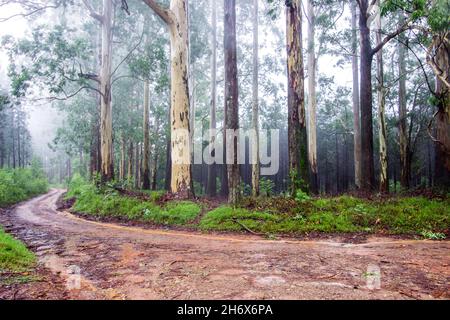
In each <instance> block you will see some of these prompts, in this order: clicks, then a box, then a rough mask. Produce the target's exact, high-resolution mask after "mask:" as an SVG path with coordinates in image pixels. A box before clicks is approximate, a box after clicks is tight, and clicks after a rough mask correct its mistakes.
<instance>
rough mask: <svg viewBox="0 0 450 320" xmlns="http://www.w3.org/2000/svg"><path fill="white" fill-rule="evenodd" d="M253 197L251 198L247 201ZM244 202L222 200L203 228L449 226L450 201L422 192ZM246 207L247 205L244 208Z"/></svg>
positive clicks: (417, 229)
mask: <svg viewBox="0 0 450 320" xmlns="http://www.w3.org/2000/svg"><path fill="white" fill-rule="evenodd" d="M252 201H253V202H254V203H252ZM241 205H242V206H243V207H244V208H233V207H230V206H222V207H219V208H217V209H215V210H212V211H210V212H208V213H207V214H206V215H205V216H204V217H203V219H202V220H201V222H200V228H201V229H203V230H231V231H235V230H241V229H242V228H243V227H242V226H240V225H239V224H238V223H237V222H236V221H239V222H240V223H241V224H244V225H245V226H246V227H248V228H250V229H251V230H253V231H255V232H266V233H305V232H333V233H334V232H337V233H339V232H344V233H345V232H367V233H389V234H414V235H421V236H423V237H424V238H429V239H436V240H437V239H442V238H443V237H444V238H445V233H446V232H448V230H449V229H450V201H449V200H448V199H446V200H438V199H435V200H430V199H427V198H424V197H410V198H393V199H389V200H370V201H369V200H363V199H359V198H354V197H350V196H341V197H336V198H321V199H308V200H304V201H295V200H291V199H285V198H273V199H266V200H261V201H255V200H252V199H247V200H244V202H243V204H241ZM249 208H250V209H249Z"/></svg>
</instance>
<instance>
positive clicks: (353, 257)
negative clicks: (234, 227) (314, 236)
mask: <svg viewBox="0 0 450 320" xmlns="http://www.w3.org/2000/svg"><path fill="white" fill-rule="evenodd" d="M62 192H63V191H62V190H52V191H50V192H49V193H48V194H46V195H43V196H41V197H38V198H35V199H33V200H31V201H29V202H26V203H24V204H22V205H19V206H18V207H16V208H15V209H14V210H12V211H11V212H9V213H7V214H3V215H1V216H0V224H2V225H4V226H5V229H6V230H7V231H9V232H11V233H12V234H14V235H15V236H17V237H18V238H20V239H22V240H23V241H25V243H26V244H27V245H28V246H29V247H30V248H31V249H32V250H33V251H34V252H36V254H37V255H38V257H39V261H40V263H41V264H42V265H45V266H46V267H47V268H48V269H50V270H51V271H52V272H53V274H55V275H59V276H60V277H59V278H60V279H62V283H63V284H65V285H66V288H65V290H66V294H65V296H64V297H66V298H68V299H77V298H80V299H449V298H450V242H449V241H440V242H433V241H415V240H396V239H390V238H377V237H372V238H369V239H367V241H365V242H364V243H358V244H352V243H345V242H342V239H339V238H336V239H333V240H318V241H298V240H289V239H282V240H275V241H273V240H265V239H263V238H259V237H256V236H246V235H214V234H211V235H208V234H201V233H188V232H181V231H167V230H149V229H140V228H134V227H126V226H120V225H113V224H105V223H99V222H94V221H86V220H83V219H81V218H77V217H75V216H73V215H71V214H69V213H67V212H58V211H57V210H56V201H57V199H58V197H59V196H60V195H61V194H62ZM378 268H379V270H380V279H379V283H380V289H374V287H375V288H376V287H377V281H378V277H377V276H376V274H377V269H378ZM78 274H80V276H78Z"/></svg>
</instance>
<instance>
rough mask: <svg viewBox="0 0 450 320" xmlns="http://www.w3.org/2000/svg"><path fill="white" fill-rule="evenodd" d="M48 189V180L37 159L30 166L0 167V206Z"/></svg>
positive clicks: (22, 199)
mask: <svg viewBox="0 0 450 320" xmlns="http://www.w3.org/2000/svg"><path fill="white" fill-rule="evenodd" d="M47 191H48V181H47V179H46V177H45V174H44V172H43V171H42V169H41V166H40V164H39V162H38V161H37V160H34V161H33V163H32V165H31V167H30V168H18V169H0V207H5V206H8V205H12V204H14V203H17V202H20V201H24V200H26V199H28V198H31V197H34V196H37V195H39V194H42V193H46V192H47Z"/></svg>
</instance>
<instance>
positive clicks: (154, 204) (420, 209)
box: [67, 178, 450, 239]
mask: <svg viewBox="0 0 450 320" xmlns="http://www.w3.org/2000/svg"><path fill="white" fill-rule="evenodd" d="M69 188H70V189H69V190H70V191H69V193H68V195H67V196H68V197H75V198H76V202H75V204H74V207H73V209H74V210H75V211H77V212H82V213H86V214H90V215H95V216H104V217H120V218H124V219H128V220H137V221H143V222H153V223H157V224H161V225H189V226H191V227H196V228H198V229H200V230H205V231H212V230H219V231H244V230H245V229H246V228H247V229H249V230H251V231H254V232H257V233H264V234H266V235H276V234H283V233H284V234H301V233H308V232H324V233H350V232H365V233H384V234H408V235H419V236H421V237H425V238H428V239H441V238H442V237H445V235H446V234H448V232H449V230H450V199H449V198H445V199H444V200H441V199H433V200H430V199H427V198H425V197H405V198H392V199H388V200H386V199H378V200H365V199H360V198H355V197H351V196H340V197H334V198H309V197H306V196H302V195H299V196H298V197H296V198H295V199H292V198H286V197H268V198H261V199H254V198H244V199H243V201H242V202H241V203H240V204H239V205H238V206H237V207H230V206H227V205H224V206H220V207H218V208H215V209H213V210H211V211H209V212H207V213H206V214H205V215H204V216H203V217H202V219H201V220H200V222H199V224H198V225H196V224H194V221H195V219H196V218H197V217H198V215H199V214H200V212H201V205H199V204H198V203H195V202H191V201H172V202H168V203H167V204H165V205H159V204H158V201H157V200H158V199H160V198H161V197H162V195H163V193H162V192H147V194H148V195H150V199H149V200H147V201H144V200H142V199H139V198H136V197H133V196H128V195H121V194H119V193H118V192H117V191H116V190H114V189H112V188H109V189H108V188H107V187H106V188H105V187H104V188H102V190H99V189H97V188H96V187H95V186H94V185H91V184H87V183H86V182H85V181H84V180H82V179H81V178H76V179H74V180H72V183H71V184H70V187H69ZM244 226H245V227H244ZM247 231H248V230H247Z"/></svg>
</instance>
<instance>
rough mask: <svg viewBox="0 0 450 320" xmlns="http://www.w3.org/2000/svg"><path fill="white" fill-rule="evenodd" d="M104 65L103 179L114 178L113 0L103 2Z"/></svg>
mask: <svg viewBox="0 0 450 320" xmlns="http://www.w3.org/2000/svg"><path fill="white" fill-rule="evenodd" d="M102 19H103V22H102V65H101V71H100V91H101V93H102V100H101V109H100V139H101V142H100V143H101V155H102V168H101V169H102V178H103V180H105V181H109V180H112V179H113V178H114V164H113V141H112V110H111V109H112V108H111V61H112V57H111V44H112V0H103V18H102Z"/></svg>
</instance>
